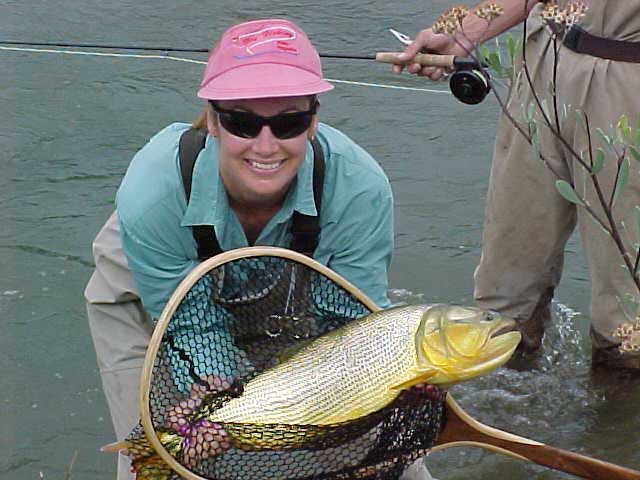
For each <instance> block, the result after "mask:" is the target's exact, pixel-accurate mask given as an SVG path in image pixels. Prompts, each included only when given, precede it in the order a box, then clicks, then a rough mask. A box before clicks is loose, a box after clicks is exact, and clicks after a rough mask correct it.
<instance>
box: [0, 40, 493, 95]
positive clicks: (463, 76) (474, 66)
mask: <svg viewBox="0 0 640 480" xmlns="http://www.w3.org/2000/svg"><path fill="white" fill-rule="evenodd" d="M0 44H2V45H13V46H46V47H58V48H99V49H104V50H135V51H150V52H165V53H169V52H181V53H208V52H209V49H207V48H179V47H153V46H143V45H114V44H102V43H75V42H26V41H14V40H2V39H0ZM399 53H400V52H378V53H375V54H357V53H341V52H321V53H319V55H320V57H322V58H335V59H345V60H369V61H376V62H380V63H389V64H398V63H399V62H398V58H397V55H398V54H399ZM406 63H418V64H420V65H424V66H434V67H444V68H447V69H449V70H450V71H452V73H451V75H450V78H449V88H450V90H451V93H453V95H454V97H456V98H457V99H458V100H460V101H461V102H463V103H466V104H471V105H473V104H477V103H480V102H481V101H482V100H484V98H485V97H486V96H487V94H488V93H489V91H490V90H491V85H490V82H489V74H488V73H487V71H486V69H485V68H484V67H483V66H482V65H480V64H478V62H476V61H475V60H473V59H470V58H464V57H456V56H454V55H437V54H431V53H419V54H417V55H416V56H415V57H413V58H412V59H411V60H410V61H409V62H406Z"/></svg>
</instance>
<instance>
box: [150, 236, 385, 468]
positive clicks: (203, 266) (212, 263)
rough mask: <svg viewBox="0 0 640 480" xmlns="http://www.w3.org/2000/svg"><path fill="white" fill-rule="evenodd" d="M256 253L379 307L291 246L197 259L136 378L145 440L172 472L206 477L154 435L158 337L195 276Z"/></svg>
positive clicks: (174, 296)
mask: <svg viewBox="0 0 640 480" xmlns="http://www.w3.org/2000/svg"><path fill="white" fill-rule="evenodd" d="M260 256H270V257H278V258H283V259H287V260H292V261H294V262H297V263H300V264H303V265H304V266H306V267H308V268H310V269H312V270H315V271H317V272H318V273H320V274H322V275H324V276H326V277H328V278H329V279H331V280H332V281H333V282H335V283H336V284H338V285H339V286H340V287H342V288H343V289H345V290H346V291H347V292H348V293H350V294H351V295H353V296H354V297H355V298H357V299H358V300H359V301H360V302H362V303H363V304H364V305H365V306H366V307H367V308H368V309H369V310H371V311H372V312H377V311H379V310H381V308H380V307H379V306H378V305H376V304H375V302H373V300H371V299H370V298H369V297H368V296H367V295H365V294H364V293H363V292H362V291H361V290H360V289H358V288H357V287H356V286H355V285H353V284H352V283H350V282H349V281H348V280H346V279H344V278H343V277H341V276H340V275H338V274H337V273H336V272H334V271H333V270H331V269H330V268H328V267H326V266H324V265H322V264H321V263H319V262H317V261H315V260H313V259H312V258H310V257H307V256H306V255H303V254H301V253H298V252H294V251H292V250H288V249H286V248H279V247H246V248H238V249H235V250H231V251H228V252H223V253H221V254H219V255H216V256H214V257H212V258H210V259H208V260H205V261H204V262H202V263H200V264H199V265H198V266H197V267H196V268H194V269H193V270H192V271H191V272H190V273H189V275H187V276H186V277H185V278H184V280H183V281H182V282H180V284H179V285H178V287H177V288H176V290H175V291H174V292H173V294H172V295H171V297H170V298H169V301H168V302H167V304H166V306H165V308H164V310H163V311H162V314H161V315H160V318H159V319H158V322H157V324H156V327H155V329H154V331H153V334H152V336H151V341H150V342H149V346H148V348H147V353H146V355H145V359H144V365H143V368H142V376H141V381H140V395H139V398H140V419H141V423H142V426H143V427H144V431H145V434H146V436H147V438H148V439H149V442H150V443H151V445H152V446H153V448H154V449H155V451H156V452H157V453H158V455H159V456H160V457H161V458H162V459H163V460H164V461H165V462H166V463H167V464H168V465H169V466H170V467H171V468H172V469H173V470H174V471H175V472H176V473H178V475H180V476H182V477H183V478H185V479H187V480H207V479H206V478H204V477H201V476H200V475H197V474H195V473H193V472H192V471H191V470H189V469H187V468H186V467H184V466H183V465H182V464H180V463H179V462H178V461H177V460H176V459H175V458H174V457H173V456H172V455H171V454H170V453H169V452H168V451H167V450H166V449H165V448H164V446H163V445H162V442H161V441H160V439H159V438H158V435H157V433H156V430H155V428H154V426H153V421H152V417H151V411H150V408H149V400H150V395H151V380H152V374H153V368H154V362H155V358H156V355H157V354H158V350H159V349H160V346H161V343H162V339H163V336H164V333H165V331H166V330H167V327H168V326H169V322H170V320H171V318H172V317H173V314H174V313H175V311H176V310H177V308H178V306H179V305H180V302H181V301H182V299H183V298H184V296H185V295H186V294H187V293H188V292H189V290H190V289H191V287H193V286H194V285H195V284H196V282H198V280H200V278H201V277H202V276H203V275H206V274H207V273H209V272H210V271H211V270H213V269H215V268H218V267H220V266H221V265H224V264H225V263H228V262H232V261H235V260H239V259H242V258H251V257H260Z"/></svg>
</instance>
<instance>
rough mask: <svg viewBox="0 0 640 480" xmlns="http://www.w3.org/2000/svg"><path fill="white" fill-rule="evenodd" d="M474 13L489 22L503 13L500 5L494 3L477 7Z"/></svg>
mask: <svg viewBox="0 0 640 480" xmlns="http://www.w3.org/2000/svg"><path fill="white" fill-rule="evenodd" d="M474 13H475V15H476V17H480V18H482V19H484V20H486V21H487V22H491V21H492V20H494V19H496V18H497V17H499V16H500V15H502V14H503V13H504V10H503V9H502V7H500V6H499V5H496V4H495V3H488V4H487V5H484V6H483V7H480V8H478V9H477V10H476V11H475V12H474Z"/></svg>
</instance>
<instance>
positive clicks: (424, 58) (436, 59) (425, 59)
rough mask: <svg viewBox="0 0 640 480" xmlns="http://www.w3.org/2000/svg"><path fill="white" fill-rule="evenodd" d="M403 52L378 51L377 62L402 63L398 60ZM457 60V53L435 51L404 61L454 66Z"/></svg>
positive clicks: (432, 65)
mask: <svg viewBox="0 0 640 480" xmlns="http://www.w3.org/2000/svg"><path fill="white" fill-rule="evenodd" d="M400 53H401V52H378V53H376V62H380V63H395V64H402V62H399V61H398V58H397V55H399V54H400ZM455 61H456V57H455V55H437V54H434V53H419V54H417V55H416V56H415V57H413V58H412V59H411V60H410V61H408V62H404V63H419V64H420V65H425V66H426V65H429V66H431V67H451V68H453V67H454V62H455Z"/></svg>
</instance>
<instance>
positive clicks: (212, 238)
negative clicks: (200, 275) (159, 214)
mask: <svg viewBox="0 0 640 480" xmlns="http://www.w3.org/2000/svg"><path fill="white" fill-rule="evenodd" d="M206 139H207V132H206V130H200V129H195V128H190V129H189V130H187V131H186V132H184V133H183V134H182V136H181V137H180V144H179V147H178V157H179V159H180V173H181V175H182V185H183V186H184V193H185V195H186V198H187V203H189V199H190V198H191V181H192V179H193V167H194V166H195V163H196V159H197V158H198V154H199V153H200V151H201V150H202V149H203V148H204V145H205V141H206ZM311 145H312V146H313V199H314V201H315V204H316V211H317V212H318V215H317V216H313V215H303V214H301V213H299V212H293V217H292V222H291V234H292V236H293V239H292V240H291V249H292V250H295V251H296V252H300V253H303V254H305V255H308V256H313V252H314V251H315V249H316V247H317V246H318V236H319V235H320V208H321V205H322V191H323V188H324V170H325V161H324V152H323V151H322V147H321V146H320V142H319V141H318V140H317V139H316V138H315V137H314V138H313V139H312V140H311ZM191 228H192V230H193V238H194V239H195V241H196V244H197V245H198V258H199V259H200V260H206V259H207V258H211V257H213V256H215V255H217V254H219V253H222V248H220V244H219V243H218V238H217V237H216V232H215V230H214V228H213V226H212V225H194V226H193V227H191Z"/></svg>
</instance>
